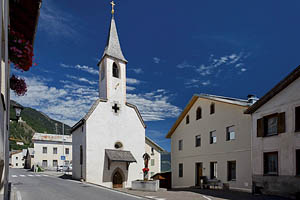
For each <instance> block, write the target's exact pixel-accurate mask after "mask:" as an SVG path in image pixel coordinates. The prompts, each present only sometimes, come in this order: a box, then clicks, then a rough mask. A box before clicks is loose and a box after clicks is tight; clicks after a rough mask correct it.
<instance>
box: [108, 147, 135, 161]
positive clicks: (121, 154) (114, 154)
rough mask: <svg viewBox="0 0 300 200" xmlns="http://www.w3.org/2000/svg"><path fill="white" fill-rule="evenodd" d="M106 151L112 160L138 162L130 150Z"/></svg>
mask: <svg viewBox="0 0 300 200" xmlns="http://www.w3.org/2000/svg"><path fill="white" fill-rule="evenodd" d="M105 153H106V155H107V157H108V159H109V160H110V161H116V162H136V160H135V158H134V157H133V155H132V154H131V152H130V151H123V150H115V149H105Z"/></svg>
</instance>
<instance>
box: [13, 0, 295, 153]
mask: <svg viewBox="0 0 300 200" xmlns="http://www.w3.org/2000/svg"><path fill="white" fill-rule="evenodd" d="M109 2H110V1H108V0H105V1H103V0H101V1H99V0H89V1H88V3H87V2H86V1H79V0H73V1H70V0H65V1H58V0H56V1H54V0H46V1H43V2H42V8H41V14H40V18H39V24H38V30H37V34H36V39H35V44H34V48H35V59H36V62H37V66H34V67H32V68H31V70H30V71H29V72H24V73H22V72H18V71H16V70H14V69H13V70H12V73H14V74H17V75H20V76H22V77H25V79H26V81H27V84H28V92H27V95H26V96H23V97H16V96H15V95H14V94H12V99H15V100H17V101H18V102H19V103H21V104H22V105H24V106H29V107H33V108H36V109H38V110H40V111H42V112H44V113H46V114H48V115H49V116H50V117H52V118H54V119H57V120H61V121H64V122H65V123H67V124H69V125H71V126H72V125H73V124H74V123H75V122H76V121H78V120H79V119H80V118H82V117H83V116H84V114H85V113H86V112H87V111H88V109H89V108H90V106H91V104H92V103H93V101H94V100H95V99H96V98H97V97H98V67H97V61H98V59H99V58H100V57H101V56H102V53H103V51H104V47H105V44H106V39H107V34H108V29H109V23H110V19H111V14H110V10H111V6H110V3H109ZM115 3H116V7H115V19H116V24H117V28H118V33H119V38H120V42H121V47H122V51H123V54H124V55H125V57H126V59H127V60H128V61H129V62H128V65H127V78H128V81H127V84H128V88H127V89H128V91H127V93H128V95H127V98H128V101H129V102H130V103H133V104H136V105H137V106H138V108H139V110H140V112H141V113H142V115H143V117H144V120H145V121H146V124H147V126H148V127H147V129H146V134H147V135H148V136H149V137H150V138H152V139H153V140H154V141H156V142H157V143H158V144H159V145H161V146H162V147H164V148H165V149H167V150H170V140H168V139H165V138H164V137H165V135H166V133H167V132H168V130H169V129H170V128H171V126H172V125H173V123H174V122H175V120H176V118H177V116H178V115H179V114H180V112H181V111H182V109H183V108H184V107H185V105H186V104H187V102H188V101H189V99H190V98H191V97H192V95H193V94H195V93H208V94H215V95H223V96H229V97H236V98H243V99H245V98H246V96H247V95H248V94H256V95H257V96H258V97H261V96H262V95H264V94H265V93H266V92H267V91H268V90H269V89H271V88H272V87H273V86H274V85H275V84H276V83H277V82H279V81H280V80H281V79H282V78H284V77H285V76H286V75H287V74H288V73H289V72H291V71H292V70H293V69H294V68H296V67H297V66H298V65H299V63H300V62H299V59H300V56H299V48H298V47H299V44H300V37H299V35H300V26H299V14H298V13H299V9H300V2H299V1H296V0H289V1H277V0H265V1H258V0H257V1H256V0H255V1H238V0H226V1H217V0H202V1H199V0H186V1H179V0H176V1H171V0H164V1H158V0H153V1H137V0H122V1H120V0H116V1H115Z"/></svg>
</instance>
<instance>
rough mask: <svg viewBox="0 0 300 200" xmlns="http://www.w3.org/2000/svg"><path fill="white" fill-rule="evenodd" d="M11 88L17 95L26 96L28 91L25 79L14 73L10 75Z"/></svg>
mask: <svg viewBox="0 0 300 200" xmlns="http://www.w3.org/2000/svg"><path fill="white" fill-rule="evenodd" d="M10 89H11V90H13V91H14V92H15V93H16V95H18V96H24V95H25V93H26V92H27V85H26V82H25V80H24V79H22V78H18V77H17V76H15V75H12V77H10Z"/></svg>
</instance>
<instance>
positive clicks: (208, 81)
mask: <svg viewBox="0 0 300 200" xmlns="http://www.w3.org/2000/svg"><path fill="white" fill-rule="evenodd" d="M201 84H202V85H204V86H206V85H209V84H210V80H207V81H204V82H202V83H201Z"/></svg>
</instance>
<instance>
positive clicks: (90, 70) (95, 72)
mask: <svg viewBox="0 0 300 200" xmlns="http://www.w3.org/2000/svg"><path fill="white" fill-rule="evenodd" d="M60 66H61V67H64V68H73V69H79V70H82V71H85V72H88V73H90V74H92V75H98V74H99V71H98V70H97V69H94V68H92V67H89V66H87V65H75V66H72V65H67V64H64V63H60Z"/></svg>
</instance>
